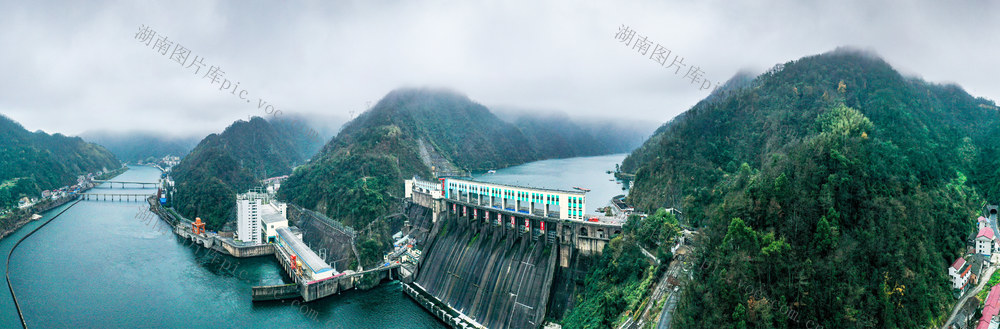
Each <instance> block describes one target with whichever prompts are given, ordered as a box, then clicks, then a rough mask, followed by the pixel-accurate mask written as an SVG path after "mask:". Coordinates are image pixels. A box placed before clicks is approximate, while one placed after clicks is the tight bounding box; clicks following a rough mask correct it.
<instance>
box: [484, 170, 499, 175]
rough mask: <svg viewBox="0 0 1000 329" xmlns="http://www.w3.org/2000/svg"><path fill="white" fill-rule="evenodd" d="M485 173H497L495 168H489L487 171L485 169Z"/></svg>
mask: <svg viewBox="0 0 1000 329" xmlns="http://www.w3.org/2000/svg"><path fill="white" fill-rule="evenodd" d="M486 173H487V174H495V173H497V171H496V170H493V169H490V170H489V171H487V172H486Z"/></svg>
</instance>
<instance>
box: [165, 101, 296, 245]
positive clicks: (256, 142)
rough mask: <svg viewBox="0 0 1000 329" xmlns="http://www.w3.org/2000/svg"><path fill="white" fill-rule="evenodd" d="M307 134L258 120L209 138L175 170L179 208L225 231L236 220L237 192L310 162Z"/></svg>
mask: <svg viewBox="0 0 1000 329" xmlns="http://www.w3.org/2000/svg"><path fill="white" fill-rule="evenodd" d="M302 133H304V132H303V131H302V130H294V129H284V128H283V129H278V128H275V126H274V125H272V124H271V123H269V122H268V121H266V120H264V119H261V118H260V117H253V118H252V119H251V120H250V121H249V122H248V121H243V120H239V121H236V122H235V123H233V124H232V125H231V126H229V127H228V128H226V130H225V131H223V132H222V133H221V134H211V135H208V137H205V139H203V140H202V141H201V142H200V143H198V146H196V147H195V148H194V149H193V150H191V153H189V154H188V155H187V156H185V157H184V159H183V160H181V163H180V164H178V165H177V166H176V167H174V169H173V174H172V176H173V178H174V180H175V185H176V186H175V187H176V191H175V193H174V200H173V206H174V208H175V209H177V210H178V211H179V212H180V213H181V214H182V215H184V216H186V217H190V218H194V217H201V219H202V220H204V221H206V222H207V227H209V228H210V229H221V228H222V227H223V225H224V224H225V223H226V222H228V221H231V220H233V219H235V218H236V210H235V209H236V208H235V207H236V194H237V193H244V192H246V190H247V189H248V188H250V187H253V186H255V185H256V184H257V183H258V182H259V181H260V180H262V179H264V178H268V177H273V176H280V175H284V174H289V173H290V172H291V170H292V167H293V166H295V165H297V164H300V163H302V162H303V161H304V159H306V157H307V156H308V155H306V154H304V153H303V151H304V150H308V149H309V148H313V147H310V146H309V145H308V144H307V143H301V140H300V139H301V138H300V137H296V136H298V134H302ZM303 145H304V146H303Z"/></svg>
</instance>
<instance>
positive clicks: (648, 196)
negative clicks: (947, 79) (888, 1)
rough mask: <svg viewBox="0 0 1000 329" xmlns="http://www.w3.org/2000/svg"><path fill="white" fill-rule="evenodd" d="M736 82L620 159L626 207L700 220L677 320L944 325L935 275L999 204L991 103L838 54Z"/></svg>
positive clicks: (943, 299)
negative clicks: (627, 184)
mask: <svg viewBox="0 0 1000 329" xmlns="http://www.w3.org/2000/svg"><path fill="white" fill-rule="evenodd" d="M734 85H735V86H734V87H732V88H730V89H729V90H727V91H725V92H723V93H721V94H714V95H713V96H712V97H710V98H709V99H706V100H704V101H702V102H700V103H698V104H697V105H695V106H694V107H692V108H691V109H690V110H688V111H687V112H685V113H683V114H682V115H680V116H678V117H677V118H675V119H674V120H672V121H670V122H668V123H666V124H665V125H664V126H663V127H661V128H660V129H659V130H657V133H656V134H655V135H654V136H653V137H652V138H650V140H649V141H647V143H646V144H645V145H643V146H642V147H640V148H639V149H637V150H636V151H635V152H634V153H633V154H632V155H630V156H629V157H628V158H627V159H626V160H625V162H624V163H623V170H625V171H629V172H633V173H635V175H636V177H635V188H634V189H633V190H632V192H631V194H630V196H629V200H630V201H632V202H634V203H635V204H636V205H637V206H638V208H640V209H645V210H650V209H653V208H657V207H675V208H679V209H681V210H682V211H683V213H684V214H685V218H684V221H685V222H688V223H690V224H693V225H696V226H701V227H704V228H705V229H704V230H703V233H704V236H703V237H702V239H701V243H700V244H699V247H700V249H701V250H700V252H699V255H698V257H699V258H700V259H701V260H702V263H703V264H704V265H706V266H700V267H698V268H697V269H696V270H695V273H694V279H693V282H692V283H691V284H689V285H688V286H687V288H686V289H685V293H684V295H683V297H682V299H681V301H680V303H679V306H678V308H677V313H676V314H675V317H674V325H675V326H678V327H682V328H719V327H724V328H729V327H733V328H797V327H803V326H805V323H806V321H812V323H813V324H819V325H822V326H825V327H826V328H864V327H877V328H916V327H923V326H926V325H930V324H936V325H940V321H942V319H941V318H942V317H944V316H946V315H947V313H948V307H949V306H950V305H949V303H950V302H951V301H952V299H951V294H952V291H951V289H950V285H949V281H948V278H947V271H945V270H944V269H945V268H946V266H947V264H950V263H951V261H953V260H954V259H955V258H956V257H958V256H959V255H960V253H961V252H962V251H963V250H964V246H965V237H966V236H967V235H968V234H969V232H970V231H971V229H972V227H973V223H972V221H973V219H974V218H975V216H976V213H977V211H978V210H979V208H980V206H982V205H983V203H984V202H986V201H989V202H993V203H995V202H997V201H998V200H997V199H998V198H1000V190H998V188H1000V163H998V161H1000V159H998V157H997V156H995V155H996V154H997V151H998V150H1000V135H998V134H997V132H998V131H997V129H998V128H1000V113H998V110H997V107H996V105H995V104H994V103H993V102H992V101H989V100H986V99H982V98H976V97H972V96H970V95H968V94H967V93H965V92H964V91H963V90H962V89H961V88H960V87H958V86H955V85H936V84H931V83H927V82H925V81H922V80H920V79H916V78H908V77H904V76H902V75H900V74H899V73H898V72H896V71H895V70H894V69H893V68H892V67H891V66H889V65H888V64H887V63H885V62H884V61H883V60H882V59H880V58H878V57H877V56H875V55H872V54H870V53H864V52H859V51H855V50H850V49H838V50H836V51H833V52H830V53H826V54H822V55H817V56H810V57H805V58H802V59H799V60H796V61H793V62H789V63H786V64H783V65H779V66H776V67H775V68H774V69H772V70H770V71H768V72H766V73H764V74H762V75H760V76H758V77H756V78H755V79H753V80H749V81H747V80H746V79H744V80H743V81H741V82H738V83H734ZM738 287H753V289H739V288H738ZM788 310H793V311H794V315H795V316H792V317H790V316H789V312H788Z"/></svg>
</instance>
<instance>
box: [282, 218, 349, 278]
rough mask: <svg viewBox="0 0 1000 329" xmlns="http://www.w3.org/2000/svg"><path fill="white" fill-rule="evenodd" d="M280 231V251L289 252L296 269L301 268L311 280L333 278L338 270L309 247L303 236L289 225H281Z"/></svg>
mask: <svg viewBox="0 0 1000 329" xmlns="http://www.w3.org/2000/svg"><path fill="white" fill-rule="evenodd" d="M275 231H276V232H277V233H278V236H277V239H276V242H275V243H277V245H278V247H279V248H281V251H280V253H282V254H287V257H288V259H289V261H290V262H292V264H293V266H294V268H295V269H296V270H301V273H300V274H301V275H302V276H305V277H307V278H309V279H310V280H313V281H316V280H323V279H327V278H331V277H333V276H334V275H336V274H337V271H336V270H334V269H333V267H330V264H327V263H326V261H324V260H323V258H322V257H319V255H317V254H316V253H315V252H313V251H312V249H310V248H309V246H307V245H306V244H305V243H304V242H302V238H301V237H300V236H299V235H297V234H295V232H293V231H292V230H291V229H289V228H288V227H281V228H278V229H276V230H275Z"/></svg>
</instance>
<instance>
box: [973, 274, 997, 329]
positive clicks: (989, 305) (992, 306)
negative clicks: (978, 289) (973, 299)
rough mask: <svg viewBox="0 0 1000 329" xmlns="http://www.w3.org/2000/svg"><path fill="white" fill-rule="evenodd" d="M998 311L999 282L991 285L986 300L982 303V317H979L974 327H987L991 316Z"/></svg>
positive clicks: (982, 328) (983, 328)
mask: <svg viewBox="0 0 1000 329" xmlns="http://www.w3.org/2000/svg"><path fill="white" fill-rule="evenodd" d="M997 313H1000V284H998V285H995V286H993V288H992V289H990V293H989V294H988V295H986V302H985V303H983V317H981V318H979V325H977V326H976V329H987V328H989V327H990V322H992V321H993V317H995V316H996V315H997Z"/></svg>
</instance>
